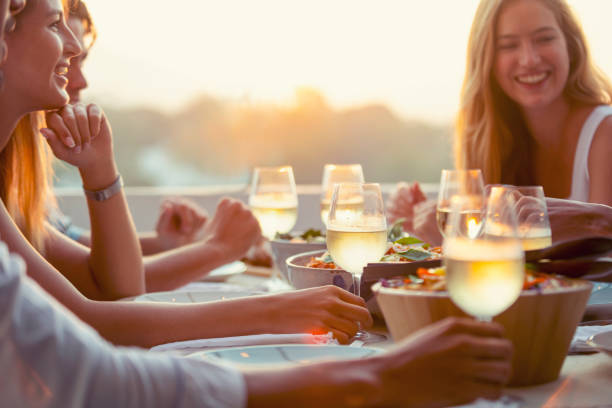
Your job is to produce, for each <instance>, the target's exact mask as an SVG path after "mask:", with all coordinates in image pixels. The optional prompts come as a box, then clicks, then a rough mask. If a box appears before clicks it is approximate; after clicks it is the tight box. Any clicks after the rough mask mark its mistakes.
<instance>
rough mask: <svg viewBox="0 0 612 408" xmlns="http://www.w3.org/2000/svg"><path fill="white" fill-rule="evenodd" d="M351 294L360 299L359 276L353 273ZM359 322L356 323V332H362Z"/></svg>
mask: <svg viewBox="0 0 612 408" xmlns="http://www.w3.org/2000/svg"><path fill="white" fill-rule="evenodd" d="M353 292H355V295H356V296H359V297H361V275H359V274H356V273H354V274H353ZM362 331H363V330H362V329H361V322H360V321H357V332H358V333H359V332H362Z"/></svg>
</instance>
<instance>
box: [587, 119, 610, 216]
mask: <svg viewBox="0 0 612 408" xmlns="http://www.w3.org/2000/svg"><path fill="white" fill-rule="evenodd" d="M611 157H612V117H608V118H606V119H605V120H604V121H603V122H602V123H601V125H599V128H598V129H597V132H595V136H594V138H593V143H592V144H591V150H590V151H589V178H590V186H589V202H591V203H599V204H605V205H608V206H612V162H611V161H610V158H611Z"/></svg>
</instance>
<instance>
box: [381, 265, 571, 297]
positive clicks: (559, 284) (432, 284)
mask: <svg viewBox="0 0 612 408" xmlns="http://www.w3.org/2000/svg"><path fill="white" fill-rule="evenodd" d="M380 282H381V285H382V287H385V288H397V289H406V290H419V291H426V292H444V291H446V268H445V267H444V266H441V267H437V268H418V269H417V270H416V274H414V275H413V274H411V275H406V276H401V277H395V278H391V279H381V280H380ZM575 284H576V281H574V280H572V279H568V278H566V277H564V276H560V275H551V274H547V273H542V272H538V271H535V270H533V269H530V268H529V267H527V268H526V269H525V280H524V282H523V290H538V291H545V290H555V289H559V288H567V287H570V286H572V285H575Z"/></svg>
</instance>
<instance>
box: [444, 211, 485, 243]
mask: <svg viewBox="0 0 612 408" xmlns="http://www.w3.org/2000/svg"><path fill="white" fill-rule="evenodd" d="M450 213H451V209H450V208H438V209H436V220H437V221H438V229H439V230H440V233H442V235H445V233H446V226H447V224H448V221H449V219H450ZM459 214H460V219H459V225H458V226H459V231H458V233H459V235H461V236H464V237H468V238H472V239H474V238H477V237H478V236H479V235H480V232H481V230H482V219H483V214H482V211H480V210H465V211H460V212H459Z"/></svg>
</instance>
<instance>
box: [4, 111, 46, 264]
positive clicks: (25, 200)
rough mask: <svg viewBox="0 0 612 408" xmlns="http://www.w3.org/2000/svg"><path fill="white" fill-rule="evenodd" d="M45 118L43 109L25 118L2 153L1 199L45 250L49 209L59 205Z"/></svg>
mask: <svg viewBox="0 0 612 408" xmlns="http://www.w3.org/2000/svg"><path fill="white" fill-rule="evenodd" d="M44 120H45V118H44V114H43V113H42V112H33V113H29V114H27V115H25V116H24V117H22V118H21V119H20V120H19V123H18V124H17V127H16V128H15V130H14V131H13V134H12V135H11V138H10V140H9V141H8V143H7V145H6V147H5V148H4V149H3V150H2V152H0V163H2V166H0V198H1V199H2V201H3V202H4V204H5V206H6V208H7V210H8V212H9V213H10V215H11V217H12V218H13V220H14V221H15V222H16V223H17V225H18V226H19V229H20V230H21V232H22V233H23V234H24V235H25V237H26V238H27V239H28V241H30V243H31V244H32V245H33V246H34V247H35V248H36V249H37V250H38V251H39V252H44V243H45V238H46V228H45V221H46V219H47V216H48V209H49V208H50V207H51V206H54V205H55V196H54V195H53V194H52V191H51V188H50V181H51V177H52V176H53V169H52V167H51V152H50V150H49V148H48V145H47V143H46V142H45V141H44V140H43V138H42V136H40V134H39V131H38V130H39V129H40V128H41V127H43V126H44Z"/></svg>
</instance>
